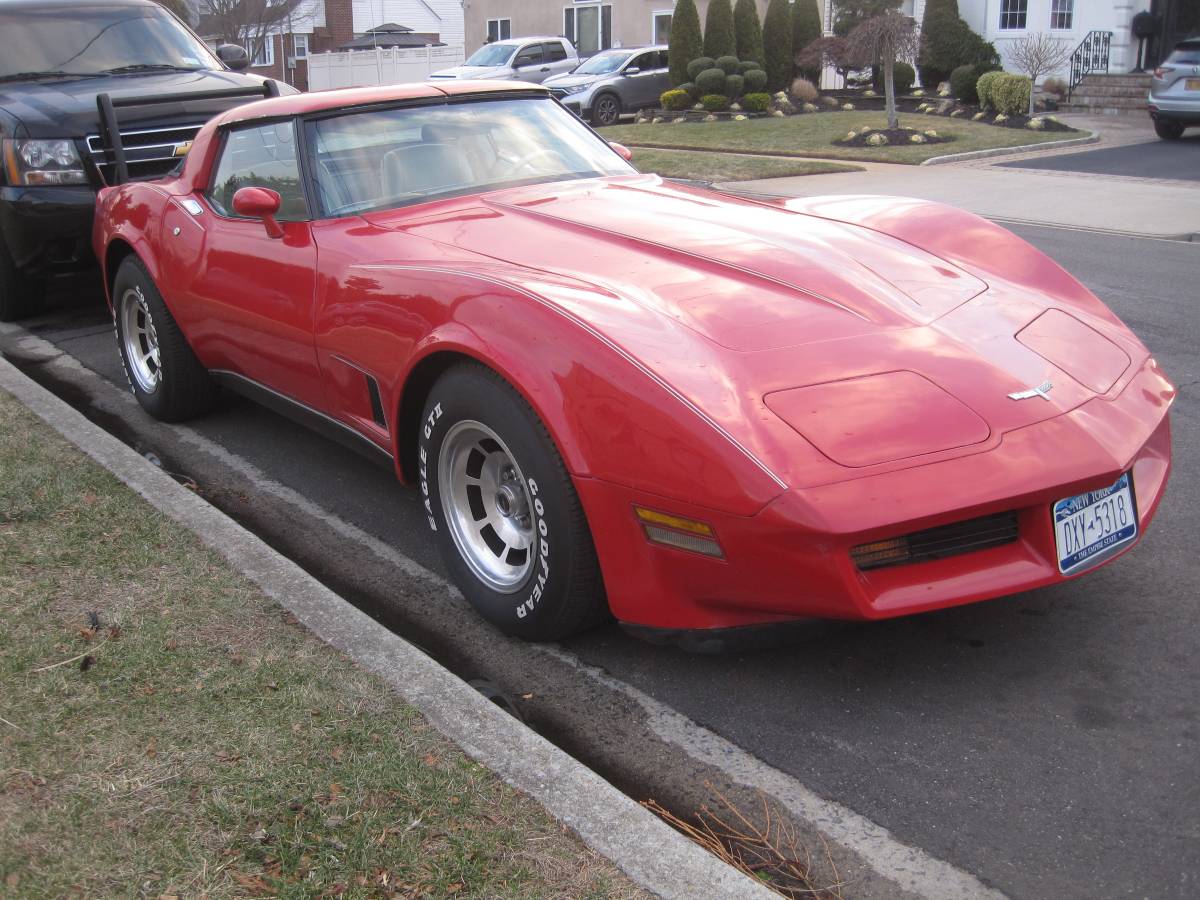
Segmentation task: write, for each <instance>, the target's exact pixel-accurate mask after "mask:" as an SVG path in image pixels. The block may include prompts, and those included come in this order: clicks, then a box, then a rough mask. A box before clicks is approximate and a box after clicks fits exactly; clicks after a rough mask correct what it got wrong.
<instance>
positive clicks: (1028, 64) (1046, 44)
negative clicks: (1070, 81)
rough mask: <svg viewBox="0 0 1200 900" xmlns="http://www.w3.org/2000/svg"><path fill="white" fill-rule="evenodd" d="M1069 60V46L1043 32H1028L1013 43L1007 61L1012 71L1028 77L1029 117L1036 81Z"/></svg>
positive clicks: (1031, 110)
mask: <svg viewBox="0 0 1200 900" xmlns="http://www.w3.org/2000/svg"><path fill="white" fill-rule="evenodd" d="M1070 58H1071V45H1070V44H1068V43H1067V42H1066V41H1060V40H1059V39H1058V38H1054V37H1051V36H1050V35H1049V34H1048V33H1047V32H1045V31H1034V32H1030V33H1029V34H1027V35H1025V37H1023V38H1021V39H1020V40H1019V41H1015V42H1014V43H1013V45H1012V48H1011V49H1010V50H1009V51H1008V60H1009V62H1010V63H1011V64H1012V67H1013V68H1014V69H1016V70H1017V71H1018V72H1024V73H1025V74H1026V75H1028V76H1029V82H1030V84H1029V115H1031V116H1032V115H1033V94H1034V92H1033V89H1034V87H1036V86H1037V82H1038V79H1039V78H1041V77H1042V76H1043V75H1049V74H1050V73H1051V72H1057V71H1058V70H1059V69H1061V68H1062V67H1063V65H1064V64H1065V63H1066V61H1067V60H1068V59H1070Z"/></svg>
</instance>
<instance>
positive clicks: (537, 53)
mask: <svg viewBox="0 0 1200 900" xmlns="http://www.w3.org/2000/svg"><path fill="white" fill-rule="evenodd" d="M541 61H542V45H541V44H531V45H530V46H528V47H524V48H522V50H521V52H520V53H518V54H517V58H516V59H514V60H513V66H514V67H517V68H520V67H521V66H534V65H539V64H540V63H541Z"/></svg>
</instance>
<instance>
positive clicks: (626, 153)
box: [233, 141, 633, 203]
mask: <svg viewBox="0 0 1200 900" xmlns="http://www.w3.org/2000/svg"><path fill="white" fill-rule="evenodd" d="M608 146H610V147H612V148H613V150H615V151H616V153H617V156H619V157H621V159H623V160H625V162H629V161H630V160H631V159H633V151H632V150H630V149H629V148H628V147H626V146H625V145H624V144H618V143H617V142H616V141H609V142H608ZM242 190H247V188H243V189H242ZM238 193H241V191H238ZM233 199H234V202H235V203H236V202H237V197H234V198H233Z"/></svg>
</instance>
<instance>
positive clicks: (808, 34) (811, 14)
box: [792, 0, 821, 82]
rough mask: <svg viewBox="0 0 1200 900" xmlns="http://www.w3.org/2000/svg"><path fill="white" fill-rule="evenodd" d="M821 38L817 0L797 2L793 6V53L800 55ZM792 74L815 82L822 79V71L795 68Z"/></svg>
mask: <svg viewBox="0 0 1200 900" xmlns="http://www.w3.org/2000/svg"><path fill="white" fill-rule="evenodd" d="M819 37H821V9H820V7H819V6H818V2H817V0H796V2H795V3H794V4H793V5H792V52H793V53H799V52H800V51H801V50H803V49H804V48H805V47H807V46H808V45H809V44H811V43H812V42H813V41H815V40H817V39H818V38H819ZM792 74H794V75H795V76H796V77H798V78H807V79H808V80H809V81H813V82H815V81H816V80H817V79H818V78H820V77H821V70H820V69H813V68H804V67H801V66H795V67H794V70H793V73H792Z"/></svg>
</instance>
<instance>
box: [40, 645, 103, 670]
mask: <svg viewBox="0 0 1200 900" xmlns="http://www.w3.org/2000/svg"><path fill="white" fill-rule="evenodd" d="M107 643H108V638H105V639H104V640H102V641H101V642H100V643H98V644H97V645H96V646H95V647H91V648H89V649H87V650H85V651H84V652H83V653H80V654H79V655H78V656H72V657H71V658H70V659H64V660H63V661H62V662H56V663H53V664H52V665H49V666H42V667H41V668H40V669H30V671H29V674H30V675H34V674H36V673H38V672H49V671H50V670H51V669H57V668H58V667H59V666H69V665H70V664H71V663H73V662H79V660H81V659H83V658H84V657H85V656H92V655H94V654H95V653H96V652H97V651H98V650H99V649H100V648H101V647H103V646H104V645H105V644H107Z"/></svg>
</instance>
